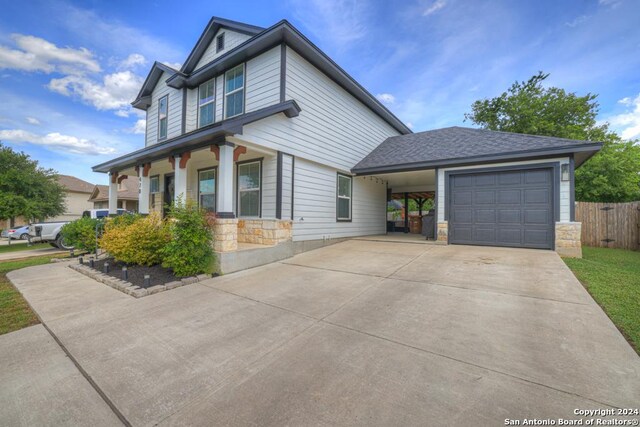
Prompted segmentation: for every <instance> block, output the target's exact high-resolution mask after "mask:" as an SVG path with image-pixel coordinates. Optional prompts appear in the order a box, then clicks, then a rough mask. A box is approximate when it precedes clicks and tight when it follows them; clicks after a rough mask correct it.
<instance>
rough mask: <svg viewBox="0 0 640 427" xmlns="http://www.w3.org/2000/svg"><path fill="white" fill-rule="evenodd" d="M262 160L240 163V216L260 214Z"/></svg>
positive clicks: (256, 215)
mask: <svg viewBox="0 0 640 427" xmlns="http://www.w3.org/2000/svg"><path fill="white" fill-rule="evenodd" d="M260 175H261V173H260V162H259V161H256V162H250V163H242V164H239V165H238V216H244V217H247V216H253V217H258V216H260V189H261V184H262V183H261V176H260Z"/></svg>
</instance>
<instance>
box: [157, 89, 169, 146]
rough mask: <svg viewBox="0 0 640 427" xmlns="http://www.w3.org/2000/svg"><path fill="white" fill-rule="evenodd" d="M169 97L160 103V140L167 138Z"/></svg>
mask: <svg viewBox="0 0 640 427" xmlns="http://www.w3.org/2000/svg"><path fill="white" fill-rule="evenodd" d="M168 113H169V95H165V96H163V97H162V98H160V100H159V101H158V139H164V138H166V137H167V121H168V116H169V114H168Z"/></svg>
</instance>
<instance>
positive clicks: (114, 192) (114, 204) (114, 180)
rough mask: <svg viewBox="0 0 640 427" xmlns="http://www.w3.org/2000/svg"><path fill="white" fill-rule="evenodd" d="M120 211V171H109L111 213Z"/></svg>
mask: <svg viewBox="0 0 640 427" xmlns="http://www.w3.org/2000/svg"><path fill="white" fill-rule="evenodd" d="M117 213H118V172H110V173H109V215H115V214H117Z"/></svg>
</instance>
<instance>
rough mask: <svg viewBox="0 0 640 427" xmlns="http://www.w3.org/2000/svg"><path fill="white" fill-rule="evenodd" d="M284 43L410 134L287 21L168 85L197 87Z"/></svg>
mask: <svg viewBox="0 0 640 427" xmlns="http://www.w3.org/2000/svg"><path fill="white" fill-rule="evenodd" d="M283 43H284V44H286V45H287V46H289V47H290V48H291V49H293V50H295V51H296V52H297V53H298V54H299V55H301V56H302V57H303V58H304V59H306V60H307V61H309V62H310V63H311V64H312V65H313V66H315V67H316V68H318V69H319V70H320V71H322V72H323V73H324V74H326V75H327V76H328V77H329V78H331V79H332V80H333V81H334V82H335V83H337V84H338V85H339V86H341V87H342V88H343V89H344V90H346V91H347V92H349V93H350V94H351V95H352V96H353V97H354V98H356V99H357V100H359V101H360V102H362V103H363V104H364V105H365V106H366V107H367V108H369V109H370V110H371V111H373V112H374V113H375V114H377V115H378V116H379V117H380V118H382V119H383V120H385V121H386V122H387V123H389V124H390V125H391V126H392V127H393V128H395V129H396V130H397V131H398V132H400V133H402V134H409V133H411V130H410V129H409V128H408V127H407V126H406V125H405V124H404V123H403V122H402V121H401V120H400V119H398V118H397V117H396V116H395V115H394V114H393V113H392V112H391V111H389V110H388V109H387V107H385V106H384V105H383V104H382V103H381V102H380V101H378V99H377V98H376V97H375V96H373V95H372V94H371V93H369V92H368V91H367V90H366V89H365V88H364V87H362V85H360V83H358V82H357V81H356V80H355V79H354V78H353V77H351V76H350V75H349V74H348V73H347V72H346V71H345V70H344V69H342V68H341V67H340V66H339V65H338V64H336V63H335V62H334V61H333V60H332V59H331V58H330V57H329V56H328V55H327V54H326V53H324V52H323V51H322V50H320V48H318V47H317V46H316V45H315V44H313V43H312V42H311V41H310V40H309V39H308V38H307V37H305V36H304V35H303V34H302V33H301V32H300V31H299V30H298V29H297V28H295V27H294V26H293V25H292V24H291V23H289V22H288V21H287V20H284V19H283V20H282V21H280V22H278V23H277V24H275V25H273V26H271V27H269V28H267V29H265V30H264V31H262V32H260V33H258V34H256V35H255V36H253V37H252V38H250V39H248V40H247V41H245V42H244V43H241V44H239V45H238V46H236V47H235V48H233V49H231V50H229V51H228V52H226V53H224V54H222V55H220V56H219V57H218V58H216V59H215V60H213V61H211V62H209V63H208V64H206V65H204V66H202V67H200V68H198V69H197V70H194V71H193V72H191V73H189V74H185V73H182V72H180V73H176V74H174V75H173V76H171V77H169V78H168V79H167V85H168V86H171V87H173V88H176V89H181V88H183V87H188V88H195V87H197V86H198V85H199V84H201V83H204V82H205V81H207V80H209V79H211V78H213V77H215V76H216V75H219V74H221V73H223V72H225V71H226V70H228V69H230V68H232V67H234V66H236V65H238V64H241V63H242V62H245V61H247V60H249V59H251V58H253V57H255V56H257V55H259V54H261V53H262V52H265V51H266V50H268V49H271V48H273V47H275V46H278V45H281V44H283ZM183 68H184V67H183ZM184 70H186V68H184Z"/></svg>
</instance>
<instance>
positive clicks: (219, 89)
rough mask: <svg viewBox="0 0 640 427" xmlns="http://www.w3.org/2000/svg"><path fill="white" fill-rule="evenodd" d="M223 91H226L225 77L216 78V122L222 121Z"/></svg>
mask: <svg viewBox="0 0 640 427" xmlns="http://www.w3.org/2000/svg"><path fill="white" fill-rule="evenodd" d="M223 90H224V75H222V76H218V77H216V114H215V117H214V120H215V121H216V122H219V121H220V120H222V108H223V103H224V101H223V99H222V98H223V96H222V95H223Z"/></svg>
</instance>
